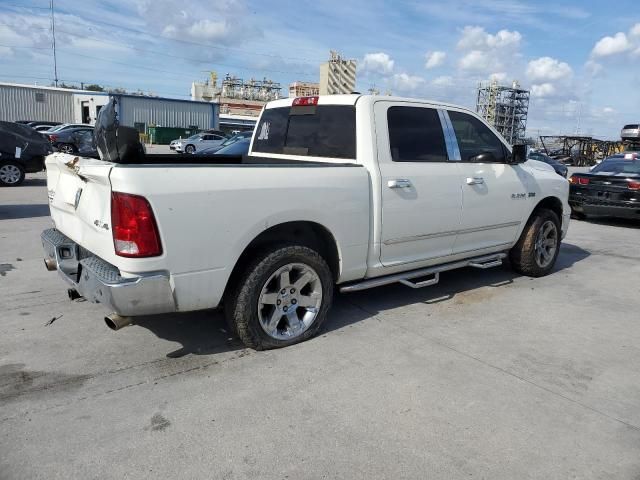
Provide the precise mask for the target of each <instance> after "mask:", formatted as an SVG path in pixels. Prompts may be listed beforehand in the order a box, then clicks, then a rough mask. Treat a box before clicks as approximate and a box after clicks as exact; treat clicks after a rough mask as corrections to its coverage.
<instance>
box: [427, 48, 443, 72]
mask: <svg viewBox="0 0 640 480" xmlns="http://www.w3.org/2000/svg"><path fill="white" fill-rule="evenodd" d="M446 57H447V54H446V53H445V52H440V51H435V52H427V53H426V55H425V59H426V62H425V64H424V68H426V69H427V70H428V69H431V68H436V67H439V66H440V65H442V64H443V63H444V59H445V58H446Z"/></svg>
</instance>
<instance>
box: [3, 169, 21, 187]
mask: <svg viewBox="0 0 640 480" xmlns="http://www.w3.org/2000/svg"><path fill="white" fill-rule="evenodd" d="M20 177H22V172H21V171H20V169H19V168H18V167H17V166H15V165H11V164H8V165H2V166H1V167H0V181H2V183H5V184H6V185H13V184H15V183H18V182H19V181H20Z"/></svg>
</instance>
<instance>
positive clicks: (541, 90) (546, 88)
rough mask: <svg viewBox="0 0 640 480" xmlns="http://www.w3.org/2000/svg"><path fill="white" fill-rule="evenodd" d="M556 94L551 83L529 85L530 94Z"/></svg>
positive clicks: (539, 96) (543, 96)
mask: <svg viewBox="0 0 640 480" xmlns="http://www.w3.org/2000/svg"><path fill="white" fill-rule="evenodd" d="M555 94H556V87H554V86H553V84H551V83H542V84H540V85H532V86H531V96H532V97H538V98H545V97H553V96H554V95H555Z"/></svg>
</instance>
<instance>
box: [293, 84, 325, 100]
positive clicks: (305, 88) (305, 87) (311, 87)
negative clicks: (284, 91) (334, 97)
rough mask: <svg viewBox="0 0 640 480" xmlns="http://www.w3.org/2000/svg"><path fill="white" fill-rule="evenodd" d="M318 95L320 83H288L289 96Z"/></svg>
mask: <svg viewBox="0 0 640 480" xmlns="http://www.w3.org/2000/svg"><path fill="white" fill-rule="evenodd" d="M316 95H320V84H319V83H314V82H293V83H290V84H289V98H296V97H314V96H316Z"/></svg>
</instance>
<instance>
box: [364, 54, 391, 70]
mask: <svg viewBox="0 0 640 480" xmlns="http://www.w3.org/2000/svg"><path fill="white" fill-rule="evenodd" d="M393 64H394V61H393V59H392V58H391V57H390V56H389V55H387V54H386V53H383V52H378V53H367V54H366V55H365V56H364V59H363V60H362V71H364V72H373V73H379V74H382V75H389V74H390V73H391V72H393Z"/></svg>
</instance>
